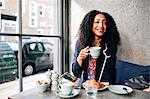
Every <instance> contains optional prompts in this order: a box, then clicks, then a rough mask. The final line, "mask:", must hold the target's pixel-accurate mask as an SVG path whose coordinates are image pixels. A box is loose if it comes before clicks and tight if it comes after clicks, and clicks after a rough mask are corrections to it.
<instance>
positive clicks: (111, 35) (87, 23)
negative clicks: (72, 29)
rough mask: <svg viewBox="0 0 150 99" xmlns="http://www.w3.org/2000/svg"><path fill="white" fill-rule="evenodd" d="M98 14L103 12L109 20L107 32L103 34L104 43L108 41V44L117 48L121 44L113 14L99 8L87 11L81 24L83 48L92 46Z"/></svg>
mask: <svg viewBox="0 0 150 99" xmlns="http://www.w3.org/2000/svg"><path fill="white" fill-rule="evenodd" d="M97 14H103V15H104V16H105V17H106V20H107V30H106V33H105V34H104V35H103V36H102V43H106V44H107V45H108V46H111V47H112V48H115V50H117V45H119V44H120V37H119V32H118V30H117V26H116V23H115V21H114V19H113V18H112V16H111V15H109V14H108V13H106V12H100V11H97V10H92V11H90V12H89V13H87V15H86V16H85V17H84V18H83V20H82V22H81V24H80V27H79V32H78V36H79V41H80V46H81V48H85V47H86V46H92V42H93V41H94V33H93V31H92V26H93V22H94V18H95V16H96V15H97Z"/></svg>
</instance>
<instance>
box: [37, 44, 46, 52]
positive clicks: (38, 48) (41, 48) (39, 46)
mask: <svg viewBox="0 0 150 99" xmlns="http://www.w3.org/2000/svg"><path fill="white" fill-rule="evenodd" d="M37 51H38V52H44V49H43V46H42V44H41V43H38V44H37Z"/></svg>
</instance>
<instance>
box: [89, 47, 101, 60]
mask: <svg viewBox="0 0 150 99" xmlns="http://www.w3.org/2000/svg"><path fill="white" fill-rule="evenodd" d="M100 50H101V47H90V48H89V51H90V54H91V56H92V58H98V56H99V55H100Z"/></svg>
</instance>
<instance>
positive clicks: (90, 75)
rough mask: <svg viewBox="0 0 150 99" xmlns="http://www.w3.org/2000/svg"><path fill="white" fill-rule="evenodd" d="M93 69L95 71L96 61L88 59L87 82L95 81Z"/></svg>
mask: <svg viewBox="0 0 150 99" xmlns="http://www.w3.org/2000/svg"><path fill="white" fill-rule="evenodd" d="M95 69H96V59H95V58H92V57H90V58H89V65H88V68H87V74H88V80H93V79H95V75H96V71H95Z"/></svg>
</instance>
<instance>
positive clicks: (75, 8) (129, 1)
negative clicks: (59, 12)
mask: <svg viewBox="0 0 150 99" xmlns="http://www.w3.org/2000/svg"><path fill="white" fill-rule="evenodd" d="M94 9H97V10H100V11H104V12H107V13H109V14H110V15H112V17H113V18H114V20H115V22H116V24H117V27H118V30H119V32H120V37H121V46H120V47H119V50H118V58H119V59H122V60H125V61H128V62H132V63H136V64H141V65H150V41H149V40H150V33H149V32H150V28H149V27H150V0H105V1H104V0H71V11H70V12H71V15H70V17H71V19H70V21H71V22H70V47H71V48H70V66H71V63H72V58H73V52H74V45H75V41H76V34H77V32H78V28H79V25H80V23H81V20H82V19H83V17H84V16H85V14H86V13H88V12H89V11H91V10H94Z"/></svg>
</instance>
